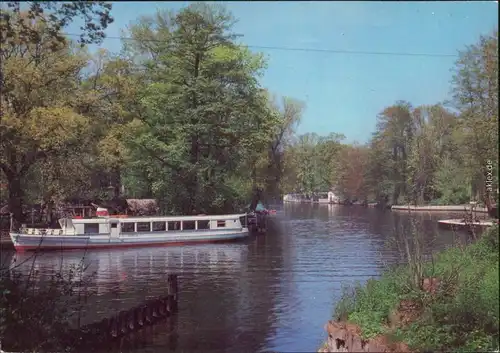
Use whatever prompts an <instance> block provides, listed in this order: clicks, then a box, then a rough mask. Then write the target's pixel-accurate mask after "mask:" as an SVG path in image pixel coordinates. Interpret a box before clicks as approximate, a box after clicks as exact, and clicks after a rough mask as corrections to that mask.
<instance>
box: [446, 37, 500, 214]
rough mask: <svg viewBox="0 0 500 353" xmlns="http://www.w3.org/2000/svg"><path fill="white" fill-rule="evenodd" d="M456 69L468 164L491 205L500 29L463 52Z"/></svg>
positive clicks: (455, 91)
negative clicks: (489, 179)
mask: <svg viewBox="0 0 500 353" xmlns="http://www.w3.org/2000/svg"><path fill="white" fill-rule="evenodd" d="M454 69H455V70H454V71H455V75H454V77H453V80H452V92H453V95H454V98H455V103H456V106H457V107H458V108H459V109H460V112H461V114H460V117H459V121H460V125H461V133H462V134H463V139H462V141H461V142H462V144H463V149H462V153H463V154H464V156H465V168H466V169H467V171H468V173H469V174H471V176H472V177H471V179H472V188H473V191H474V195H475V196H476V197H478V198H479V199H481V200H483V201H484V202H485V203H486V204H487V205H488V206H490V203H491V198H492V197H493V198H497V196H495V195H489V192H487V190H486V188H485V184H486V179H485V175H486V173H487V170H486V165H487V162H488V161H491V162H492V163H493V168H494V170H496V171H498V29H495V30H494V31H493V32H492V33H491V34H490V35H488V36H481V37H480V38H479V41H478V43H476V44H474V45H471V46H468V47H467V48H466V49H465V50H464V51H463V52H461V53H460V57H459V59H458V60H457V62H456V64H455V68H454ZM494 174H498V173H494ZM495 179H496V180H494V183H495V184H496V185H498V179H497V178H495ZM496 188H498V186H497V187H496ZM493 192H494V194H495V193H496V190H493Z"/></svg>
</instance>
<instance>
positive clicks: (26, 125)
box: [0, 14, 89, 220]
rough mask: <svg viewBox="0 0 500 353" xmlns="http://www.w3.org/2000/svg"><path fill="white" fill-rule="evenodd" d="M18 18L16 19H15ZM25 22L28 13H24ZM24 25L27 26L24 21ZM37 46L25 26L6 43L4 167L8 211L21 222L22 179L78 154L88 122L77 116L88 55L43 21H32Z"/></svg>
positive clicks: (0, 145) (0, 130) (1, 126)
mask: <svg viewBox="0 0 500 353" xmlns="http://www.w3.org/2000/svg"><path fill="white" fill-rule="evenodd" d="M14 15H15V14H13V15H11V16H14ZM19 16H21V20H14V17H10V19H13V23H21V22H22V21H24V20H26V23H25V26H28V21H27V17H26V16H27V15H25V14H19ZM23 23H24V22H23ZM29 25H30V26H31V27H30V28H31V32H33V33H34V32H37V33H38V38H39V39H38V42H36V43H32V42H24V41H23V34H22V33H23V31H24V26H20V27H12V28H11V29H12V31H13V32H9V33H10V34H9V35H10V37H8V40H4V39H2V51H1V53H0V54H1V56H2V57H1V58H2V62H1V72H2V95H1V98H0V99H1V106H2V112H1V120H0V136H1V138H0V140H1V142H0V151H1V157H0V158H1V159H0V168H1V169H2V171H3V173H4V174H5V176H6V179H7V182H8V189H9V197H8V198H9V200H8V201H9V209H10V210H11V212H12V213H13V214H14V218H15V219H16V220H21V218H22V211H21V206H22V200H23V185H22V183H23V178H24V177H25V176H26V174H27V172H28V171H29V169H30V168H31V167H32V166H33V165H34V164H35V162H37V161H39V160H43V159H45V158H48V157H50V156H52V155H55V154H60V155H65V154H66V156H67V157H70V156H69V155H70V153H71V151H72V150H74V149H76V150H78V149H79V148H80V146H81V144H82V141H81V140H82V136H85V132H86V131H87V129H88V126H89V122H88V120H87V119H86V118H85V117H84V116H82V115H80V114H79V113H78V112H77V105H78V102H79V97H80V94H79V87H78V82H79V73H80V71H81V70H82V69H83V67H85V65H86V60H87V57H86V55H84V53H83V52H81V51H78V50H75V49H74V48H72V47H71V45H70V43H69V42H67V41H66V42H59V41H56V40H55V39H54V38H53V36H52V35H51V32H50V31H49V30H48V28H47V24H46V23H44V22H41V21H38V22H37V21H33V22H29Z"/></svg>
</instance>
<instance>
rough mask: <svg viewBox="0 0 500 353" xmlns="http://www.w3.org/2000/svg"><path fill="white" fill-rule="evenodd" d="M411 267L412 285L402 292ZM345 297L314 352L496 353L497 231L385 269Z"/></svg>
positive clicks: (496, 228)
mask: <svg viewBox="0 0 500 353" xmlns="http://www.w3.org/2000/svg"><path fill="white" fill-rule="evenodd" d="M416 263H419V264H420V265H421V266H422V270H423V271H422V272H421V273H420V274H419V277H420V280H419V282H418V283H419V284H417V282H415V283H413V284H412V286H411V287H408V283H409V282H407V280H408V279H411V278H413V277H415V275H416V274H417V273H416V272H415V271H414V268H415V266H414V265H415V264H416ZM420 281H421V282H420ZM352 289H356V290H352V291H349V292H346V293H345V294H344V295H343V297H342V299H340V301H339V302H338V303H337V304H336V306H337V307H336V309H335V314H334V315H333V317H332V319H331V320H329V321H328V322H327V323H326V325H325V331H326V333H327V337H326V340H325V341H324V343H323V345H322V346H321V347H320V348H319V349H318V350H317V352H322V353H327V352H375V351H379V352H380V351H383V352H394V353H395V352H415V351H425V350H429V351H440V350H443V349H449V348H450V347H453V350H456V351H478V350H483V351H488V350H495V349H498V339H499V336H498V321H497V317H496V315H495V312H496V310H498V226H497V227H492V228H490V229H489V230H488V231H487V232H485V233H484V234H483V235H482V236H481V237H480V238H478V239H477V241H475V242H473V243H470V244H467V245H465V247H460V246H456V247H452V248H449V249H446V250H443V251H440V252H437V253H436V254H434V257H433V260H432V261H423V260H418V259H413V260H411V261H410V262H409V263H407V264H401V265H400V266H397V267H394V268H391V269H386V270H385V271H383V273H382V276H381V277H380V278H377V279H371V280H369V281H368V282H367V283H366V284H364V285H362V286H358V287H355V288H352ZM495 307H496V310H495ZM444 308H446V310H444ZM454 317H457V318H460V320H461V321H460V322H458V324H459V325H458V324H457V322H456V320H455V319H454ZM471 320H473V322H474V323H475V324H474V325H473V326H470V325H468V323H469V322H470V321H471ZM422 331H424V332H426V334H425V335H420V334H419V332H422Z"/></svg>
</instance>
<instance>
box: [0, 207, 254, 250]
mask: <svg viewBox="0 0 500 353" xmlns="http://www.w3.org/2000/svg"><path fill="white" fill-rule="evenodd" d="M59 224H60V226H61V228H60V229H59V228H58V229H35V228H21V229H20V230H19V231H18V232H13V231H11V232H10V237H11V239H12V242H13V243H14V247H15V248H16V250H35V249H85V248H104V247H105V248H110V247H122V246H157V245H184V244H189V243H209V242H219V241H229V240H236V239H239V238H244V237H247V236H248V235H249V232H248V228H247V226H246V224H247V223H246V214H233V215H217V216H205V215H201V216H177V217H175V216H170V217H123V216H122V217H116V216H104V217H101V218H86V219H78V218H62V219H60V220H59Z"/></svg>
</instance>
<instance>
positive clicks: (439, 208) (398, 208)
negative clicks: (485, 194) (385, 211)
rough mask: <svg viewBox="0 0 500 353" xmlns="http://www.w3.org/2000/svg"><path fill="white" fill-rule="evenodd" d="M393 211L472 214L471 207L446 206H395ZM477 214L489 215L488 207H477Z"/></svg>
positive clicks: (392, 208) (475, 210) (475, 209)
mask: <svg viewBox="0 0 500 353" xmlns="http://www.w3.org/2000/svg"><path fill="white" fill-rule="evenodd" d="M391 210H393V211H414V212H415V211H417V212H420V211H424V212H471V205H446V206H432V205H423V206H413V205H394V206H392V207H391ZM474 212H476V213H488V209H487V208H486V207H475V208H474Z"/></svg>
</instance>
